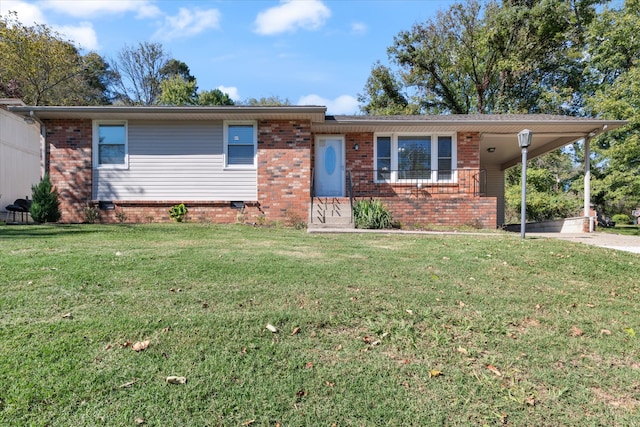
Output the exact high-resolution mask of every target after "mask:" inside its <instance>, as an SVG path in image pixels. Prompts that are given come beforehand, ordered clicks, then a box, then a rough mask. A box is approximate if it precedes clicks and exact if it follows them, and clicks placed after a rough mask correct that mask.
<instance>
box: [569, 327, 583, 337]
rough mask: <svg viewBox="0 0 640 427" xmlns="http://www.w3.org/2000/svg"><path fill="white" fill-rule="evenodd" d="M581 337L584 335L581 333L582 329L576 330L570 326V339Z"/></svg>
mask: <svg viewBox="0 0 640 427" xmlns="http://www.w3.org/2000/svg"><path fill="white" fill-rule="evenodd" d="M582 335H584V332H583V331H582V329H580V328H578V327H577V326H572V327H571V336H572V337H581V336H582Z"/></svg>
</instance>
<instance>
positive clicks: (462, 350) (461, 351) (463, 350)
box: [457, 347, 469, 354]
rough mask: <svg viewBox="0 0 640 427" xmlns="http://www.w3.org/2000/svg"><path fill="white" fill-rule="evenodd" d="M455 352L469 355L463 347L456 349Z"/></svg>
mask: <svg viewBox="0 0 640 427" xmlns="http://www.w3.org/2000/svg"><path fill="white" fill-rule="evenodd" d="M457 352H458V353H462V354H469V351H468V350H467V349H466V348H464V347H458V349H457Z"/></svg>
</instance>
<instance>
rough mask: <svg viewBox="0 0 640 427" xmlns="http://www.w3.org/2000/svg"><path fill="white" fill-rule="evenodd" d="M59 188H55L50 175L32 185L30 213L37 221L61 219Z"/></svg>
mask: <svg viewBox="0 0 640 427" xmlns="http://www.w3.org/2000/svg"><path fill="white" fill-rule="evenodd" d="M58 196H59V194H58V190H57V189H56V188H53V186H52V185H51V180H50V179H49V175H45V176H44V177H43V178H42V180H40V183H38V184H37V185H33V186H32V187H31V198H32V202H31V209H30V210H29V213H30V214H31V218H33V220H34V221H35V222H41V223H42V222H56V221H58V220H59V219H60V216H61V214H60V201H59V200H58Z"/></svg>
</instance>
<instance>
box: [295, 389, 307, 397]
mask: <svg viewBox="0 0 640 427" xmlns="http://www.w3.org/2000/svg"><path fill="white" fill-rule="evenodd" d="M306 395H307V391H306V390H304V389H302V390H298V391H297V392H296V396H297V397H305V396H306Z"/></svg>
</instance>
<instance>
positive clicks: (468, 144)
mask: <svg viewBox="0 0 640 427" xmlns="http://www.w3.org/2000/svg"><path fill="white" fill-rule="evenodd" d="M345 140H346V152H347V159H346V162H347V170H351V171H352V180H353V187H354V193H355V194H356V195H357V194H358V193H359V192H360V193H363V194H376V192H378V193H379V194H382V196H380V197H375V198H379V199H380V200H382V201H383V202H384V203H385V205H386V206H387V207H388V208H389V209H390V210H391V212H392V214H393V217H394V220H397V221H400V222H402V223H403V224H405V225H417V224H423V225H424V224H436V225H449V226H460V225H482V227H484V228H496V226H497V217H496V214H497V213H496V206H497V201H496V198H495V197H479V196H477V195H475V192H476V191H477V188H476V187H477V186H476V183H475V182H474V176H475V175H477V173H478V172H479V171H480V151H479V149H480V135H479V134H478V133H477V132H458V134H457V148H458V151H457V167H458V170H459V172H458V181H457V183H456V184H454V185H447V186H443V185H438V186H425V187H424V188H423V189H418V188H417V187H416V185H407V184H384V183H383V184H374V183H372V177H373V170H374V164H373V161H374V148H373V140H374V134H373V133H371V132H366V133H350V134H347V135H346V138H345ZM356 143H357V144H358V148H359V149H358V150H357V151H356V150H354V148H353V147H354V145H355V144H356ZM391 194H393V195H395V196H397V197H393V196H390V195H391Z"/></svg>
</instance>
